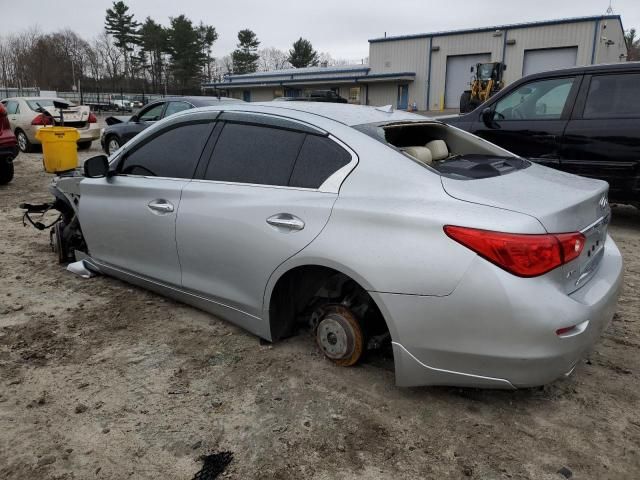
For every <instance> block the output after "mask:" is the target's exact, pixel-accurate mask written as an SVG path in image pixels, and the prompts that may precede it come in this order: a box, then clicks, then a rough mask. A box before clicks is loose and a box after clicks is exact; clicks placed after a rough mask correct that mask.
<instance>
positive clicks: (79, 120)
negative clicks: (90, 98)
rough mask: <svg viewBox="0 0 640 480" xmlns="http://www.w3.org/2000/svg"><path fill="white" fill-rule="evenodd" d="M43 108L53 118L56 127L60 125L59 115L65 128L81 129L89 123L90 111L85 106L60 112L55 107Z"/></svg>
mask: <svg viewBox="0 0 640 480" xmlns="http://www.w3.org/2000/svg"><path fill="white" fill-rule="evenodd" d="M44 108H45V109H46V110H47V112H49V113H50V114H51V115H52V116H53V117H54V120H55V123H56V125H61V122H60V113H62V116H63V118H64V126H65V127H75V128H82V127H84V126H86V124H87V122H88V121H89V112H90V110H89V107H86V106H82V105H80V106H77V107H68V108H65V109H62V110H61V109H58V108H55V107H44Z"/></svg>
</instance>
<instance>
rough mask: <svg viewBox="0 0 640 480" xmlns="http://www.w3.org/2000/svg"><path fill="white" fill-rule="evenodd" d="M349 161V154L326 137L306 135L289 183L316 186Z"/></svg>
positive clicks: (308, 186) (295, 185) (307, 186)
mask: <svg viewBox="0 0 640 480" xmlns="http://www.w3.org/2000/svg"><path fill="white" fill-rule="evenodd" d="M350 161H351V155H349V153H347V151H346V150H344V149H343V148H342V147H340V146H339V145H338V144H337V143H335V142H334V141H332V140H329V139H328V138H326V137H317V136H315V135H307V137H306V139H305V141H304V144H303V145H302V150H300V155H299V156H298V160H297V161H296V166H295V167H294V169H293V174H292V175H291V181H290V182H289V185H291V186H292V187H304V188H318V187H320V185H322V184H323V183H324V181H325V180H326V179H327V178H329V177H330V176H331V175H332V174H333V173H334V172H336V171H337V170H339V169H340V168H342V167H344V166H345V165H346V164H348V163H349V162H350Z"/></svg>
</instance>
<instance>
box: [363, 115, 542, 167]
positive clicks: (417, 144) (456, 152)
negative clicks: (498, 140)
mask: <svg viewBox="0 0 640 480" xmlns="http://www.w3.org/2000/svg"><path fill="white" fill-rule="evenodd" d="M354 128H356V129H357V130H360V131H361V132H363V133H365V134H367V135H369V136H371V137H373V138H375V139H376V140H378V141H380V142H382V143H384V144H385V145H387V146H388V147H391V148H393V149H394V150H397V151H400V152H401V153H403V154H404V155H405V156H407V157H408V158H410V159H411V160H413V161H415V162H417V163H419V164H421V165H423V166H424V167H427V168H429V169H430V170H435V171H436V172H438V173H439V174H440V175H443V176H448V177H452V178H458V179H463V180H470V179H478V178H487V177H495V176H498V175H505V174H507V173H510V172H513V171H516V170H520V169H523V168H526V167H528V166H529V165H530V163H529V162H528V161H527V160H524V159H522V158H520V157H518V156H516V155H514V154H512V153H511V152H508V151H507V150H504V149H503V148H500V147H498V146H497V145H493V144H492V143H489V142H486V141H484V140H482V139H480V138H478V137H476V136H475V135H471V134H470V133H467V132H464V131H462V130H459V129H457V128H455V127H451V126H449V125H444V124H442V123H439V122H433V121H431V122H422V121H420V122H396V123H390V124H389V123H387V124H384V123H383V124H366V125H357V126H355V127H354Z"/></svg>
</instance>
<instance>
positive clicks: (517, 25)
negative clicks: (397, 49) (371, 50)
mask: <svg viewBox="0 0 640 480" xmlns="http://www.w3.org/2000/svg"><path fill="white" fill-rule="evenodd" d="M596 20H618V21H619V22H620V26H621V27H622V19H621V18H620V15H596V16H588V17H571V18H561V19H558V20H542V21H537V22H526V23H511V24H506V25H495V26H493V27H481V28H468V29H461V30H447V31H440V32H431V33H416V34H412V35H396V36H392V37H379V38H372V39H370V40H369V43H379V42H393V41H397V40H411V39H416V38H429V37H445V36H449V35H463V34H467V33H482V32H493V31H495V30H515V29H518V28H530V27H544V26H548V25H562V24H566V23H579V22H590V21H591V22H592V21H596Z"/></svg>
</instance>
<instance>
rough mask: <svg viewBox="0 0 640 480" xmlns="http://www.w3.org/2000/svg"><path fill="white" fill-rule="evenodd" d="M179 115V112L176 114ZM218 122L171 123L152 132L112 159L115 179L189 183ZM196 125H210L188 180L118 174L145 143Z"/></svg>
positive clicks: (191, 121) (198, 120)
mask: <svg viewBox="0 0 640 480" xmlns="http://www.w3.org/2000/svg"><path fill="white" fill-rule="evenodd" d="M165 107H166V105H165ZM178 113H180V112H178ZM218 123H219V122H218V121H217V120H216V119H215V118H211V119H192V120H188V121H186V122H178V123H171V124H169V125H167V126H166V127H163V128H160V129H158V130H157V131H155V132H153V133H152V134H150V135H147V136H145V137H144V139H143V140H141V141H139V142H136V143H135V144H134V145H132V146H131V147H130V148H129V149H128V150H125V151H122V152H120V154H119V155H118V156H117V157H116V158H114V159H113V163H112V164H113V168H114V170H115V175H114V176H116V177H135V178H150V179H161V180H181V181H187V182H188V181H191V180H193V179H194V177H195V175H196V173H197V172H198V167H199V166H200V163H201V161H202V156H203V154H204V152H205V151H206V150H207V145H208V144H209V141H210V140H211V136H212V135H213V132H214V130H215V127H216V125H217V124H218ZM196 124H210V127H209V135H208V137H207V140H205V143H204V147H203V148H202V150H201V151H200V155H199V157H198V161H197V162H196V166H195V168H194V169H193V173H192V174H191V177H190V178H182V177H161V176H155V175H135V174H132V173H120V171H121V168H122V163H123V162H124V161H125V160H126V159H127V157H128V156H129V155H131V154H132V153H134V152H135V151H136V150H139V149H140V148H142V147H144V146H145V145H146V144H147V143H149V142H151V141H153V140H154V139H155V138H157V137H159V136H160V135H162V134H164V133H166V132H169V131H171V130H175V129H176V128H180V127H184V126H188V125H196Z"/></svg>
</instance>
